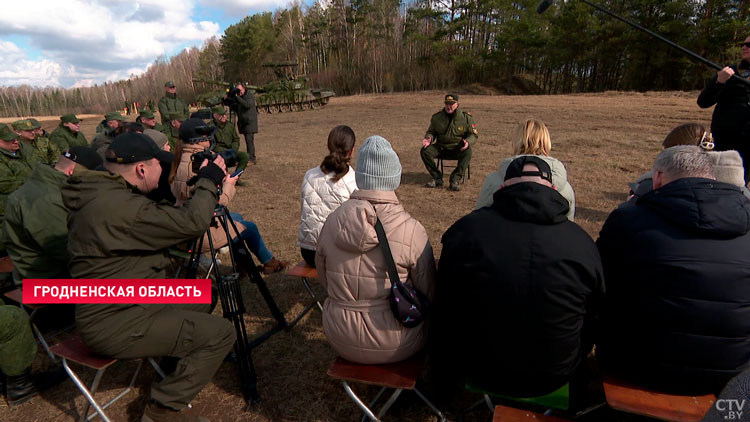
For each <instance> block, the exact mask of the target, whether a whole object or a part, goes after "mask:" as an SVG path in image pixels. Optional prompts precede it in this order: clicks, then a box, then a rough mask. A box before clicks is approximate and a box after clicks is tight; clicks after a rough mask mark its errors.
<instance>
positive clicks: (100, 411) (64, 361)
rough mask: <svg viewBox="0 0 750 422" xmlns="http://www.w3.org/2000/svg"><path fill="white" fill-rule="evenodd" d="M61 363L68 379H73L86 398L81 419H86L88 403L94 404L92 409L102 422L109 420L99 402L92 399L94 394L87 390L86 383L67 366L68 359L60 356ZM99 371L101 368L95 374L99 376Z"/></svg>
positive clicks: (108, 421)
mask: <svg viewBox="0 0 750 422" xmlns="http://www.w3.org/2000/svg"><path fill="white" fill-rule="evenodd" d="M62 365H63V368H64V369H65V372H67V373H68V376H70V379H71V380H72V381H73V383H74V384H75V385H76V387H78V389H79V390H80V391H81V394H83V396H84V397H86V400H87V401H88V404H87V405H86V409H85V412H83V413H82V414H81V420H84V419H87V418H86V413H87V412H88V411H89V405H91V406H94V409H95V410H96V413H98V414H99V416H101V417H102V420H103V421H104V422H110V420H109V418H108V417H107V415H106V414H104V410H103V409H102V408H101V407H100V406H99V403H97V402H96V401H95V400H94V396H93V394H92V393H91V392H89V390H88V388H86V385H85V384H84V383H83V381H81V379H80V378H78V375H76V373H75V372H73V370H72V369H70V366H68V360H67V359H65V358H62ZM99 372H103V370H100V371H97V376H98V377H99V378H101V376H100V374H99ZM94 381H95V382H96V381H97V380H96V378H94Z"/></svg>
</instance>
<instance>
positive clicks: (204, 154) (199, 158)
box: [190, 149, 239, 173]
mask: <svg viewBox="0 0 750 422" xmlns="http://www.w3.org/2000/svg"><path fill="white" fill-rule="evenodd" d="M219 155H221V157H222V158H224V164H225V165H226V167H227V168H229V167H234V166H236V165H237V163H238V162H239V160H237V151H235V150H233V149H228V150H225V151H222V152H213V151H211V150H209V149H207V150H205V151H200V152H196V153H195V154H193V155H191V156H190V161H192V162H193V173H198V170H200V168H201V164H203V160H208V161H209V162H212V161H213V160H215V159H216V157H217V156H219Z"/></svg>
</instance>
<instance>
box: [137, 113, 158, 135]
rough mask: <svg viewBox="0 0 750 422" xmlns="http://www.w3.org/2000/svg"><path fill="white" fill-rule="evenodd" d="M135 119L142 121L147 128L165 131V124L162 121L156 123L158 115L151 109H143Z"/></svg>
mask: <svg viewBox="0 0 750 422" xmlns="http://www.w3.org/2000/svg"><path fill="white" fill-rule="evenodd" d="M135 121H136V122H138V123H141V124H142V125H143V127H144V128H146V129H154V130H158V131H159V132H164V126H163V125H162V124H161V123H156V116H155V115H154V112H153V111H151V110H149V109H143V110H141V112H140V113H139V114H138V118H137V119H135Z"/></svg>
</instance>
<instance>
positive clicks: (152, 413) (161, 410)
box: [141, 401, 211, 422]
mask: <svg viewBox="0 0 750 422" xmlns="http://www.w3.org/2000/svg"><path fill="white" fill-rule="evenodd" d="M141 422H211V421H209V420H208V419H206V418H204V417H202V416H199V415H198V414H197V413H196V412H195V411H194V410H193V409H190V408H185V409H183V410H173V409H170V408H168V407H164V406H162V405H160V404H159V403H156V402H155V401H151V402H149V404H148V405H147V406H146V410H145V411H144V412H143V416H141Z"/></svg>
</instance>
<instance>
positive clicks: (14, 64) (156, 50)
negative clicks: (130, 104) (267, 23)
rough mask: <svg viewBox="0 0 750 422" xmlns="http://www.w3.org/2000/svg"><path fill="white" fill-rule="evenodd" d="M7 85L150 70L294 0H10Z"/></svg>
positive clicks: (0, 30)
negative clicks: (163, 57) (161, 59)
mask: <svg viewBox="0 0 750 422" xmlns="http://www.w3.org/2000/svg"><path fill="white" fill-rule="evenodd" d="M7 2H8V3H11V2H15V5H13V4H6V5H5V7H3V11H2V13H0V57H2V61H1V63H2V66H0V86H14V85H23V84H28V85H32V86H38V87H46V86H54V87H64V88H71V87H78V86H90V85H93V84H95V83H102V82H105V81H116V80H120V79H127V78H128V77H129V76H130V75H132V74H141V73H143V72H144V71H145V70H146V69H147V68H148V66H149V65H150V64H151V63H153V61H154V59H156V58H157V57H159V56H160V55H166V56H167V57H169V56H173V55H175V54H177V53H179V52H180V51H181V50H182V49H184V48H188V47H192V46H196V47H200V46H201V45H203V42H204V40H206V39H207V38H210V37H212V36H216V37H221V34H222V33H223V32H224V30H225V29H226V28H227V27H228V26H230V25H232V24H233V23H236V22H238V21H240V20H242V19H243V18H244V17H245V16H248V15H252V14H253V13H258V12H262V11H273V10H276V9H278V8H283V7H286V6H287V4H288V3H289V0H179V1H175V0H136V1H122V0H25V1H23V2H18V0H7Z"/></svg>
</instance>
